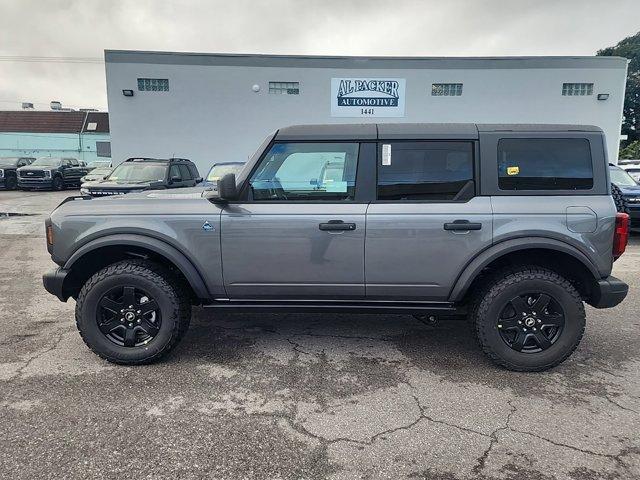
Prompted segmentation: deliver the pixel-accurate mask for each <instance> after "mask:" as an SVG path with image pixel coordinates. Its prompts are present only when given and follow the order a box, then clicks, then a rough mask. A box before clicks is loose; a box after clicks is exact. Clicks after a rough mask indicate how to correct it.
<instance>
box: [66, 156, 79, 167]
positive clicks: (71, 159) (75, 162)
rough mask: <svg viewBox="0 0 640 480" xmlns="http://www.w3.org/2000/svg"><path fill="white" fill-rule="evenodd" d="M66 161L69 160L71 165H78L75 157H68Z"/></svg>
mask: <svg viewBox="0 0 640 480" xmlns="http://www.w3.org/2000/svg"><path fill="white" fill-rule="evenodd" d="M67 162H69V165H71V166H72V167H78V166H80V164H79V163H78V160H76V159H75V158H70V159H69V160H67Z"/></svg>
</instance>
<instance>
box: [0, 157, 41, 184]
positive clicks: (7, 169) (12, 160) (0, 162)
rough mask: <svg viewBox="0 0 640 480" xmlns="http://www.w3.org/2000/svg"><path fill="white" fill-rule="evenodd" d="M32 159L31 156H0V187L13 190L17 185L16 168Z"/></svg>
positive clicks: (30, 161) (27, 163)
mask: <svg viewBox="0 0 640 480" xmlns="http://www.w3.org/2000/svg"><path fill="white" fill-rule="evenodd" d="M34 160H35V158H33V157H3V158H0V188H4V189H5V190H15V189H16V188H17V187H18V174H17V170H18V168H20V167H24V166H26V165H29V164H31V163H32V162H33V161H34Z"/></svg>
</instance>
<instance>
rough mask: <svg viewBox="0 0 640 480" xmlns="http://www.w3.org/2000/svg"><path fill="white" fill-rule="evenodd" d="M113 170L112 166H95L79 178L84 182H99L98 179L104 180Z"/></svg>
mask: <svg viewBox="0 0 640 480" xmlns="http://www.w3.org/2000/svg"><path fill="white" fill-rule="evenodd" d="M112 171H113V169H112V168H109V167H96V168H93V169H91V170H89V173H87V174H86V175H85V176H84V177H82V178H81V179H80V182H81V183H86V182H99V181H100V180H104V179H105V178H107V177H108V176H109V174H110V173H111V172H112Z"/></svg>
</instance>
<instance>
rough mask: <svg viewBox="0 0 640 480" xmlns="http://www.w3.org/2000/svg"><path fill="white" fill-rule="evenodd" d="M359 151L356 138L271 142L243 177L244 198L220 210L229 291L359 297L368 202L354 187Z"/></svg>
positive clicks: (256, 295) (246, 294) (255, 294)
mask: <svg viewBox="0 0 640 480" xmlns="http://www.w3.org/2000/svg"><path fill="white" fill-rule="evenodd" d="M369 146H370V147H371V148H370V149H368V151H369V152H370V154H371V153H372V152H375V144H370V145H369ZM364 151H367V149H366V148H365V149H362V148H361V147H360V144H359V143H358V142H330V141H327V142H315V143H314V142H277V143H274V144H273V145H272V146H271V147H270V149H269V150H268V151H267V152H266V153H265V155H263V157H262V159H261V160H260V161H259V163H258V165H257V166H256V168H255V169H254V171H253V173H252V174H251V176H250V177H249V189H248V191H247V192H246V197H245V199H244V200H242V201H239V202H233V203H230V204H228V205H226V206H225V208H224V210H223V212H222V217H221V239H222V240H221V241H222V264H223V274H224V283H225V289H226V291H227V295H228V296H229V297H230V298H232V299H235V298H257V299H258V298H270V297H272V298H275V297H277V298H279V299H288V298H290V299H294V298H307V299H327V300H334V299H337V298H342V299H345V298H364V294H365V289H364V236H365V212H366V209H367V203H366V202H364V201H363V202H361V201H359V200H358V191H357V187H356V171H357V169H358V165H359V163H360V161H361V160H360V159H359V152H364ZM373 155H375V154H374V153H373ZM370 160H374V158H373V157H372V158H370ZM370 167H371V165H369V168H370Z"/></svg>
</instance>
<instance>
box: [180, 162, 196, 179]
mask: <svg viewBox="0 0 640 480" xmlns="http://www.w3.org/2000/svg"><path fill="white" fill-rule="evenodd" d="M178 167H180V173H181V174H182V181H186V180H193V177H192V176H191V172H190V171H189V168H188V167H187V166H186V165H178Z"/></svg>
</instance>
